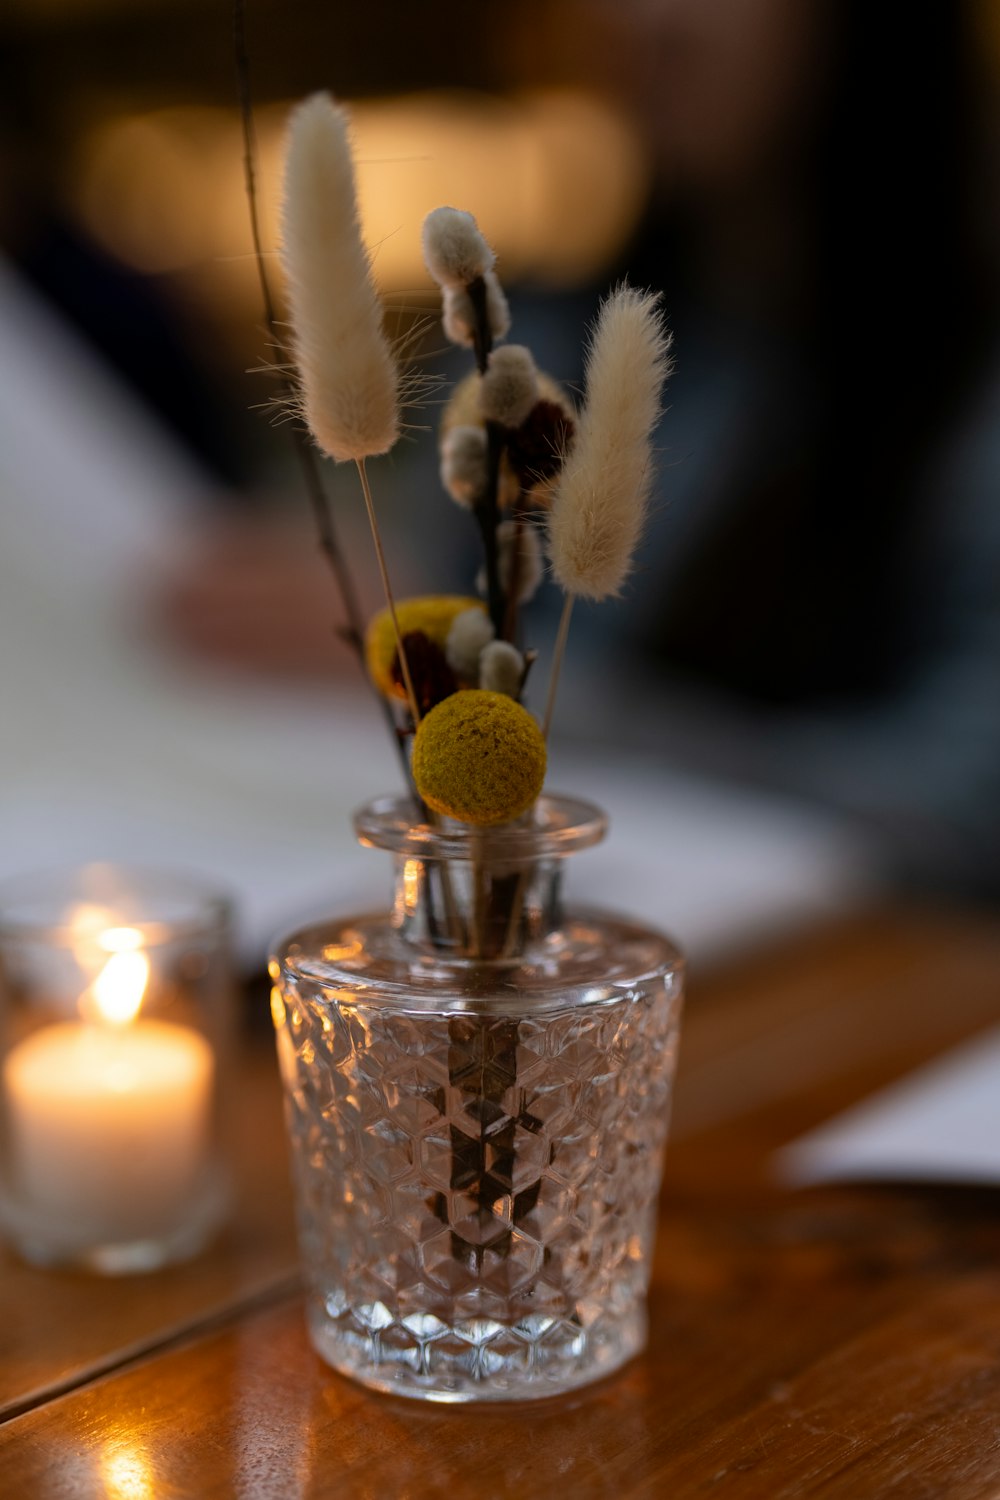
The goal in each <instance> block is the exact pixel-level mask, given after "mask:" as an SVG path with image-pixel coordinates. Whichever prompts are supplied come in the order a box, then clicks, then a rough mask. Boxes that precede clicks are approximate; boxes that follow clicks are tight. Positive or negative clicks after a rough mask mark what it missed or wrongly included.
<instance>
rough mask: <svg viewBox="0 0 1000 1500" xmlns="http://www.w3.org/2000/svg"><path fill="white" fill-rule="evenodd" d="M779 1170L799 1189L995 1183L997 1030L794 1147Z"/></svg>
mask: <svg viewBox="0 0 1000 1500" xmlns="http://www.w3.org/2000/svg"><path fill="white" fill-rule="evenodd" d="M776 1166H777V1170H778V1174H779V1176H780V1177H781V1178H782V1179H783V1180H785V1181H786V1182H788V1183H790V1184H792V1185H794V1186H799V1187H804V1186H807V1185H808V1184H810V1183H818V1182H831V1181H836V1180H841V1181H857V1180H859V1179H865V1180H878V1179H881V1180H883V1181H887V1182H891V1181H921V1182H956V1183H961V1182H967V1183H998V1184H1000V1028H998V1029H996V1030H991V1031H987V1032H984V1033H982V1034H981V1035H979V1036H977V1037H975V1038H974V1039H973V1040H972V1041H970V1042H967V1043H965V1044H964V1045H963V1046H961V1047H958V1048H956V1049H955V1050H954V1051H952V1052H949V1053H947V1054H946V1055H945V1056H943V1057H942V1058H940V1059H939V1060H937V1061H936V1062H934V1063H931V1064H929V1065H928V1066H927V1067H925V1068H921V1069H920V1070H919V1071H918V1072H916V1073H911V1074H910V1075H909V1076H908V1077H906V1078H904V1079H903V1080H902V1081H901V1082H899V1083H897V1084H894V1085H892V1086H891V1087H890V1088H887V1089H884V1090H883V1091H881V1092H880V1093H878V1094H876V1095H874V1096H873V1097H872V1098H870V1099H866V1100H865V1101H864V1102H863V1103H862V1104H859V1105H857V1106H856V1107H855V1108H853V1109H850V1110H848V1111H847V1112H846V1113H845V1114H842V1115H838V1116H836V1118H834V1119H833V1120H830V1121H829V1122H828V1123H827V1124H825V1125H823V1126H821V1127H820V1128H819V1129H818V1130H814V1131H812V1132H810V1134H808V1135H806V1136H803V1137H802V1138H801V1139H800V1140H798V1141H795V1142H793V1144H792V1145H791V1146H788V1147H786V1148H785V1149H784V1150H783V1151H782V1152H780V1153H779V1155H778V1157H777V1159H776Z"/></svg>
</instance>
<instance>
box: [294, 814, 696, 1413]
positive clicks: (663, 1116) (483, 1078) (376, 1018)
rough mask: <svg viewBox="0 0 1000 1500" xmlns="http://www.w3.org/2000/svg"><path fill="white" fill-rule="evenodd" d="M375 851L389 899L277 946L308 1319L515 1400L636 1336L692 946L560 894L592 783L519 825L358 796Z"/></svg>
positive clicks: (325, 1337) (331, 1358) (593, 1374)
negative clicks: (478, 825)
mask: <svg viewBox="0 0 1000 1500" xmlns="http://www.w3.org/2000/svg"><path fill="white" fill-rule="evenodd" d="M355 823H356V829H357V832H358V835H359V838H360V840H361V842H362V843H363V844H366V845H370V846H374V847H377V848H380V849H386V850H389V851H390V852H391V853H392V854H393V856H394V858H395V865H396V888H395V900H394V904H393V907H392V911H391V914H390V915H389V916H388V917H386V916H385V915H381V916H365V917H359V918H355V919H348V920H345V921H342V922H330V923H328V924H324V925H319V926H314V927H310V928H307V929H304V930H302V931H300V932H297V933H295V934H294V935H293V936H292V937H290V938H288V939H287V941H285V942H284V943H283V944H281V945H280V947H279V948H278V951H277V953H276V954H275V956H274V957H273V959H272V963H271V973H272V978H273V980H274V989H273V991H272V1010H273V1016H274V1023H275V1028H276V1033H277V1045H278V1056H279V1060H280V1065H281V1071H282V1077H283V1081H284V1090H285V1110H286V1120H287V1125H288V1131H289V1135H290V1140H291V1152H292V1167H293V1175H294V1181H295V1190H296V1199H297V1213H298V1223H299V1235H300V1244H301V1254H302V1260H303V1266H304V1271H305V1276H306V1282H307V1298H308V1304H307V1309H308V1310H307V1316H308V1324H309V1330H310V1336H311V1338H312V1342H313V1344H314V1345H315V1347H316V1349H317V1350H318V1352H319V1353H320V1355H322V1357H323V1358H324V1359H325V1360H326V1361H327V1362H328V1363H329V1364H330V1365H332V1366H333V1367H334V1368H335V1369H337V1370H340V1371H341V1372H343V1373H344V1374H347V1375H350V1376H353V1377H354V1378H355V1379H357V1380H360V1381H362V1382H363V1383H364V1384H365V1385H368V1386H372V1387H375V1388H377V1389H379V1390H384V1391H391V1392H393V1393H395V1394H397V1395H403V1396H414V1397H422V1398H425V1399H430V1400H436V1401H444V1402H464V1401H503V1400H521V1399H525V1398H532V1397H537V1396H545V1395H554V1394H556V1393H558V1392H562V1391H566V1390H570V1389H572V1388H574V1387H576V1386H580V1385H584V1384H586V1383H588V1382H590V1381H593V1380H596V1379H599V1378H600V1377H602V1376H604V1375H606V1374H608V1373H609V1372H610V1371H612V1370H614V1369H616V1368H617V1367H618V1366H619V1365H621V1364H622V1363H623V1362H624V1361H626V1360H627V1359H629V1358H630V1357H631V1356H633V1355H634V1354H636V1353H637V1352H638V1351H639V1350H640V1349H641V1348H642V1347H643V1345H644V1343H645V1339H646V1294H647V1288H648V1283H649V1273H650V1256H651V1250H652V1242H653V1235H654V1229H655V1219H656V1208H657V1198H658V1193H659V1184H660V1174H661V1166H662V1157H663V1148H664V1143H665V1139H666V1133H667V1124H668V1115H669V1106H670V1095H671V1086H672V1080H673V1074H674V1065H675V1059H676V1050H677V1037H678V1025H679V1018H680V1009H681V996H682V968H683V965H682V960H681V957H680V955H679V954H678V952H677V950H676V949H675V948H674V947H673V946H672V945H671V944H670V943H669V942H668V941H667V940H666V939H665V938H664V937H662V936H661V935H660V934H658V933H656V932H651V931H649V930H648V929H646V928H645V927H641V926H638V925H636V924H634V923H631V922H629V921H627V920H622V919H620V918H617V917H610V916H607V915H604V914H601V913H593V912H588V913H581V914H577V913H568V912H564V910H563V906H562V900H561V871H562V865H563V861H564V859H565V857H566V856H568V855H569V854H572V853H574V852H575V851H577V850H580V849H584V848H587V847H588V846H590V845H592V844H594V843H596V842H597V841H598V840H599V839H600V838H601V837H602V836H603V834H604V831H605V820H604V818H603V816H602V815H601V814H600V812H598V810H597V809H596V808H593V807H591V806H590V805H588V804H586V803H581V802H577V801H571V800H568V799H565V798H556V797H551V798H543V799H542V800H541V801H540V802H539V804H538V806H537V808H536V809H535V810H534V811H533V812H532V813H531V814H529V815H527V816H526V817H525V818H524V819H523V820H521V821H520V822H518V823H516V824H509V825H505V826H503V827H501V828H497V829H491V830H485V831H484V830H476V829H470V828H467V827H463V826H460V825H457V824H453V823H450V822H449V823H447V824H441V825H440V826H431V825H429V824H426V823H419V822H415V821H414V819H413V816H412V812H411V810H410V805H409V804H408V803H407V802H406V801H404V800H402V799H400V800H398V801H397V800H392V799H385V800H381V801H376V802H374V803H372V804H370V805H369V806H368V807H366V808H364V809H363V810H362V811H361V812H360V813H359V814H358V815H357V817H356V820H355Z"/></svg>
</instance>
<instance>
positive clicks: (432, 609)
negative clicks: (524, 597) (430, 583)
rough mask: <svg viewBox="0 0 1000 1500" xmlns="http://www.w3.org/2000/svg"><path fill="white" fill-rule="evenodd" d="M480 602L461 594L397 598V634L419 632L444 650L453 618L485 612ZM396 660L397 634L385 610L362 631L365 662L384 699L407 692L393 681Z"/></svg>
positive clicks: (403, 697) (374, 617)
mask: <svg viewBox="0 0 1000 1500" xmlns="http://www.w3.org/2000/svg"><path fill="white" fill-rule="evenodd" d="M485 608H486V606H485V605H484V603H483V601H482V600H481V599H467V598H466V597H465V595H464V594H428V595H426V596H424V597H422V598H416V599H400V600H399V602H398V603H397V605H396V619H397V620H398V622H399V633H400V635H403V636H405V635H408V634H409V632H410V631H411V630H422V631H423V633H424V635H426V636H427V637H428V638H429V639H430V640H432V641H433V642H434V644H435V645H436V646H440V647H441V650H442V651H443V650H444V647H445V642H446V641H447V639H448V632H449V631H450V629H451V627H452V624H453V622H454V619H455V616H456V615H460V614H463V613H464V611H465V610H467V609H482V610H485ZM395 657H396V633H395V631H394V630H393V628H392V616H391V615H390V613H389V611H388V609H381V610H379V612H378V614H377V615H375V616H373V618H372V619H371V620H370V622H369V625H368V629H367V630H366V632H365V661H366V662H367V664H368V671H369V673H370V675H371V679H372V681H373V682H374V683H375V686H376V687H377V688H378V689H379V691H380V692H381V693H384V694H385V696H386V697H387V698H402V699H404V700H405V698H406V689H405V688H404V687H402V686H401V685H400V684H399V683H398V682H395V681H394V680H393V676H392V664H393V661H394V660H395Z"/></svg>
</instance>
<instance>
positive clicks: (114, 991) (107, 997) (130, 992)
mask: <svg viewBox="0 0 1000 1500" xmlns="http://www.w3.org/2000/svg"><path fill="white" fill-rule="evenodd" d="M120 930H123V931H129V929H128V928H125V929H120ZM104 936H105V937H108V936H110V934H108V933H105V934H104ZM148 983H149V959H148V958H147V957H146V955H145V953H140V952H136V951H134V950H133V951H132V952H128V951H125V952H112V955H111V957H110V958H109V959H108V961H107V963H106V964H105V965H104V968H103V969H102V970H101V972H100V973H99V974H98V976H97V978H96V979H95V980H94V982H93V984H92V985H91V987H90V992H91V994H92V995H93V998H94V1003H95V1005H96V1007H97V1012H98V1015H99V1016H100V1018H101V1020H102V1021H110V1023H111V1025H112V1026H127V1025H128V1023H129V1021H132V1020H134V1019H135V1017H136V1016H137V1015H138V1012H139V1006H140V1005H141V1004H142V997H143V995H144V994H145V993H146V985H147V984H148Z"/></svg>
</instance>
